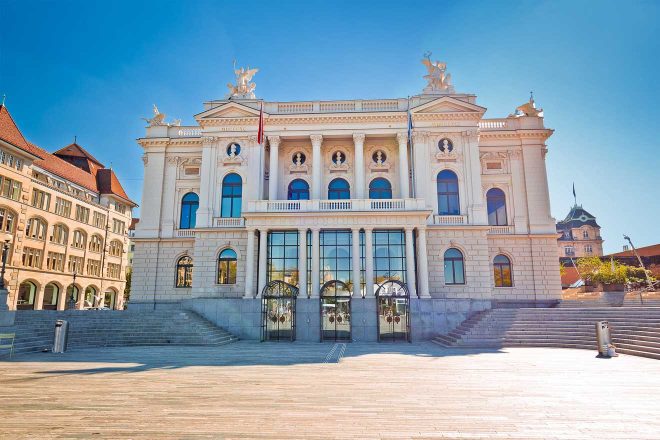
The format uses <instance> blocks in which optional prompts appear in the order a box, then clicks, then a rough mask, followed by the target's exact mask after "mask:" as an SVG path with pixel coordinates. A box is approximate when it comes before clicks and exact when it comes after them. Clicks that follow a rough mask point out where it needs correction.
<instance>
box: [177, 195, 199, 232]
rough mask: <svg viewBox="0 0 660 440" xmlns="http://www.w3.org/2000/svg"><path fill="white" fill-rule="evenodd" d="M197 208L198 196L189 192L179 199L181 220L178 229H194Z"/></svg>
mask: <svg viewBox="0 0 660 440" xmlns="http://www.w3.org/2000/svg"><path fill="white" fill-rule="evenodd" d="M197 208H199V196H198V195H197V194H195V193H194V192H189V193H187V194H186V195H184V196H183V198H181V218H180V220H179V229H194V228H195V223H197Z"/></svg>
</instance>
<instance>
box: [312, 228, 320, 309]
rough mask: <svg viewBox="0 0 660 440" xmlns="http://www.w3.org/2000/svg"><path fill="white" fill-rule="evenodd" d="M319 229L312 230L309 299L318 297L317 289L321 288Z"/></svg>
mask: <svg viewBox="0 0 660 440" xmlns="http://www.w3.org/2000/svg"><path fill="white" fill-rule="evenodd" d="M319 250H320V229H319V228H312V291H311V292H309V296H310V298H318V297H319V288H320V287H321V267H320V263H321V261H320V258H319Z"/></svg>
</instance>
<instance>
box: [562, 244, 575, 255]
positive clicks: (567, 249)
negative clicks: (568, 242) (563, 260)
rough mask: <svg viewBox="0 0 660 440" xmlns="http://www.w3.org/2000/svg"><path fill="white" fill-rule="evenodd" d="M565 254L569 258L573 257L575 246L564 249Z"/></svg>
mask: <svg viewBox="0 0 660 440" xmlns="http://www.w3.org/2000/svg"><path fill="white" fill-rule="evenodd" d="M564 253H565V254H566V255H567V256H569V257H570V256H573V255H575V249H573V246H566V247H565V248H564Z"/></svg>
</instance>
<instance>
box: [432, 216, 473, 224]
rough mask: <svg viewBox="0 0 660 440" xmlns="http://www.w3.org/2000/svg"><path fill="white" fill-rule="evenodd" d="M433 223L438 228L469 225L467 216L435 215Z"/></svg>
mask: <svg viewBox="0 0 660 440" xmlns="http://www.w3.org/2000/svg"><path fill="white" fill-rule="evenodd" d="M432 222H433V223H432V224H433V225H436V226H455V225H467V215H434V216H433V217H432Z"/></svg>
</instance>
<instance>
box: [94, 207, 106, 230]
mask: <svg viewBox="0 0 660 440" xmlns="http://www.w3.org/2000/svg"><path fill="white" fill-rule="evenodd" d="M92 224H93V225H94V226H96V227H97V228H101V229H103V228H105V214H101V213H100V212H97V211H94V214H93V215H92Z"/></svg>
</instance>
